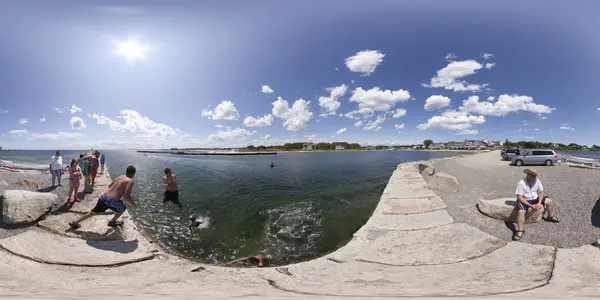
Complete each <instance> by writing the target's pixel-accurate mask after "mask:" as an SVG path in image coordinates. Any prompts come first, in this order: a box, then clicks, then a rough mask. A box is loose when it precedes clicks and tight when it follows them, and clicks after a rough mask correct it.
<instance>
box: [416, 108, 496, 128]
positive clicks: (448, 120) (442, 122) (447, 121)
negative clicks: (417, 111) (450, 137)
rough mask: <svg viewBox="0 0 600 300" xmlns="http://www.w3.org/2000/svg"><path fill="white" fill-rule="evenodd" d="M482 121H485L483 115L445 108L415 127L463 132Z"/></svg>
mask: <svg viewBox="0 0 600 300" xmlns="http://www.w3.org/2000/svg"><path fill="white" fill-rule="evenodd" d="M483 123H485V117H484V116H474V115H469V114H468V113H467V112H465V111H456V110H447V111H445V112H443V113H442V115H441V116H434V117H432V118H430V119H429V120H427V123H425V124H420V125H418V126H417V128H418V129H420V130H426V129H431V128H441V129H446V130H451V131H458V132H459V133H463V134H464V133H465V132H466V130H467V129H472V127H473V125H479V124H483Z"/></svg>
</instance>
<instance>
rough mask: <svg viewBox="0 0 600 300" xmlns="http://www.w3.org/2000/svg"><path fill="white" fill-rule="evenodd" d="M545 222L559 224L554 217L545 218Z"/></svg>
mask: <svg viewBox="0 0 600 300" xmlns="http://www.w3.org/2000/svg"><path fill="white" fill-rule="evenodd" d="M546 221H547V222H552V223H558V222H560V220H559V219H558V218H557V217H555V216H552V217H546Z"/></svg>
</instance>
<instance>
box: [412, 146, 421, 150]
mask: <svg viewBox="0 0 600 300" xmlns="http://www.w3.org/2000/svg"><path fill="white" fill-rule="evenodd" d="M421 148H423V145H414V146H413V149H415V150H416V149H421Z"/></svg>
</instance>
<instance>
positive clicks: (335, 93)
mask: <svg viewBox="0 0 600 300" xmlns="http://www.w3.org/2000/svg"><path fill="white" fill-rule="evenodd" d="M326 90H327V91H328V92H329V97H325V96H321V97H319V106H320V107H321V108H322V110H323V114H322V116H328V115H335V114H336V112H337V110H338V108H340V106H341V105H342V104H341V103H340V101H339V99H340V98H341V97H343V96H344V95H345V94H346V91H348V87H347V86H346V85H345V84H342V85H340V86H336V87H330V88H327V89H326Z"/></svg>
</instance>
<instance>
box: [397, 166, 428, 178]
mask: <svg viewBox="0 0 600 300" xmlns="http://www.w3.org/2000/svg"><path fill="white" fill-rule="evenodd" d="M391 178H397V179H423V176H421V174H420V173H419V171H418V170H417V169H416V168H413V169H397V170H395V171H394V172H393V173H392V177H391Z"/></svg>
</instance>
